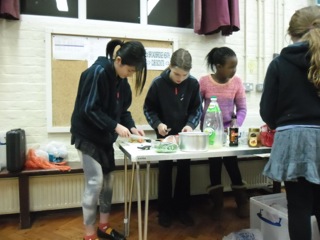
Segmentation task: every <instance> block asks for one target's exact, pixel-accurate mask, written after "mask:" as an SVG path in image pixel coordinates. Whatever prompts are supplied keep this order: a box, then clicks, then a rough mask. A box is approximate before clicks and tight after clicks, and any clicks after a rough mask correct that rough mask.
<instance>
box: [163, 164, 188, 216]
mask: <svg viewBox="0 0 320 240" xmlns="http://www.w3.org/2000/svg"><path fill="white" fill-rule="evenodd" d="M172 168H173V161H171V160H168V161H160V162H159V179H158V210H159V212H161V211H165V212H167V213H171V212H172V211H173V210H176V211H186V210H188V207H189V200H190V160H178V161H177V176H176V183H175V188H174V193H173V197H172V185H173V184H172Z"/></svg>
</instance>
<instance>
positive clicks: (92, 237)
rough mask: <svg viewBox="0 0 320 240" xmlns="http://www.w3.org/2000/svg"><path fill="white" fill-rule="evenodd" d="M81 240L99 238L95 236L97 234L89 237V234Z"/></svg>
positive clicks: (96, 239)
mask: <svg viewBox="0 0 320 240" xmlns="http://www.w3.org/2000/svg"><path fill="white" fill-rule="evenodd" d="M83 240H99V238H98V237H97V236H94V235H93V236H91V237H89V236H87V237H84V238H83Z"/></svg>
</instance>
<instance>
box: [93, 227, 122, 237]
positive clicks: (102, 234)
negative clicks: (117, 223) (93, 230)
mask: <svg viewBox="0 0 320 240" xmlns="http://www.w3.org/2000/svg"><path fill="white" fill-rule="evenodd" d="M97 235H98V237H99V238H100V239H109V240H126V238H125V236H123V235H122V234H121V233H119V232H117V231H116V230H114V229H112V228H111V227H108V228H107V229H106V230H105V231H102V230H101V229H100V228H98V230H97Z"/></svg>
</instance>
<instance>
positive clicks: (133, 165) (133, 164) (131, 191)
mask: <svg viewBox="0 0 320 240" xmlns="http://www.w3.org/2000/svg"><path fill="white" fill-rule="evenodd" d="M134 169H135V163H132V170H131V182H130V195H129V218H128V235H127V236H129V234H130V233H129V232H130V221H131V206H132V193H133V186H134Z"/></svg>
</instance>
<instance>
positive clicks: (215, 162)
mask: <svg viewBox="0 0 320 240" xmlns="http://www.w3.org/2000/svg"><path fill="white" fill-rule="evenodd" d="M222 163H223V164H224V166H225V168H226V170H227V172H228V175H229V177H230V179H231V183H232V185H236V186H239V185H243V183H242V177H241V173H240V169H239V165H238V158H237V157H236V156H232V157H223V158H221V157H218V158H209V169H210V170H209V172H210V181H211V186H216V185H221V171H222Z"/></svg>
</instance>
